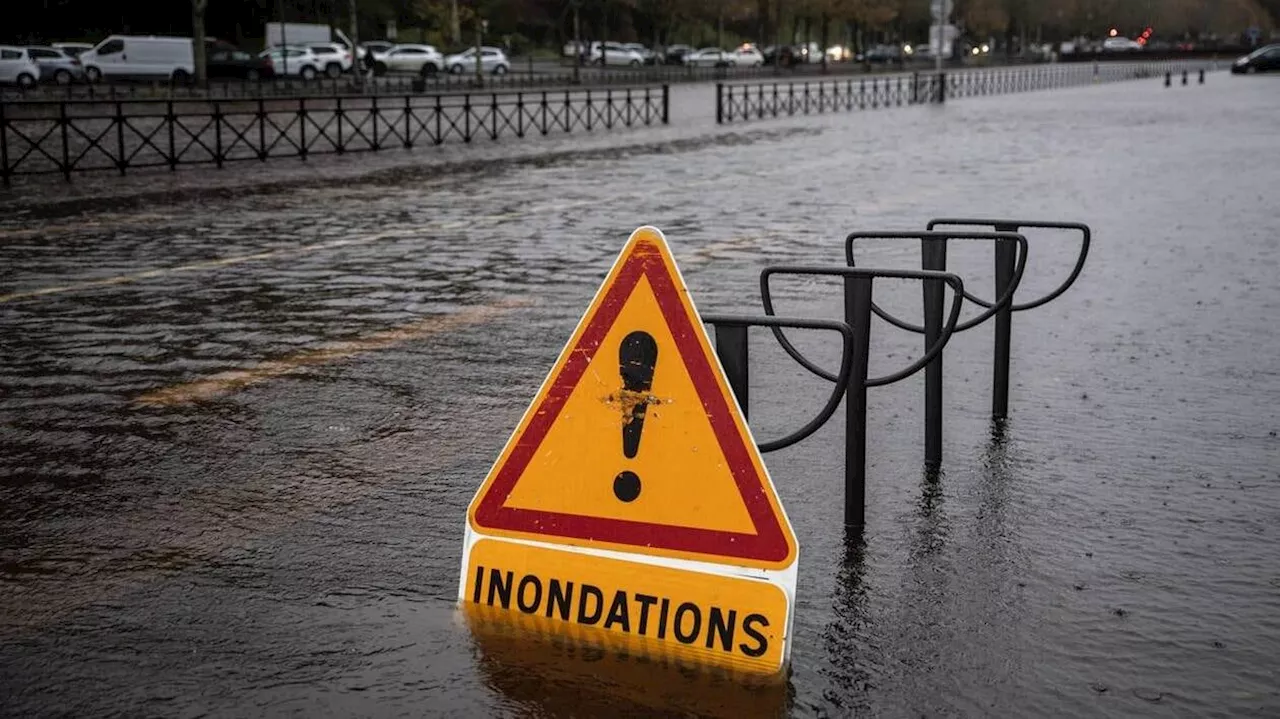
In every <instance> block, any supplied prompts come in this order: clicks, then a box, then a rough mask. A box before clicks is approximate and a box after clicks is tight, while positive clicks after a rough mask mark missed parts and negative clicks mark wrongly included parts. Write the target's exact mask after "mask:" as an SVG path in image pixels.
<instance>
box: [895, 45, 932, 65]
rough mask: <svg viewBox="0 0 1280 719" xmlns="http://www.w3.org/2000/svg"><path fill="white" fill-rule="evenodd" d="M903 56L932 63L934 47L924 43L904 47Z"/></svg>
mask: <svg viewBox="0 0 1280 719" xmlns="http://www.w3.org/2000/svg"><path fill="white" fill-rule="evenodd" d="M902 54H903V55H905V56H907V57H909V58H911V59H912V60H919V61H926V60H927V61H932V60H933V59H934V57H933V45H931V44H929V43H927V42H922V43H920V44H918V45H911V44H907V45H903V46H902Z"/></svg>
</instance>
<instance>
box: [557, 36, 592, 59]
mask: <svg viewBox="0 0 1280 719" xmlns="http://www.w3.org/2000/svg"><path fill="white" fill-rule="evenodd" d="M586 51H587V45H586V43H580V42H575V41H573V40H570V41H569V42H566V43H565V44H564V47H563V48H561V49H560V54H561V55H563V56H565V57H577V56H579V55H581V54H583V53H584V52H586Z"/></svg>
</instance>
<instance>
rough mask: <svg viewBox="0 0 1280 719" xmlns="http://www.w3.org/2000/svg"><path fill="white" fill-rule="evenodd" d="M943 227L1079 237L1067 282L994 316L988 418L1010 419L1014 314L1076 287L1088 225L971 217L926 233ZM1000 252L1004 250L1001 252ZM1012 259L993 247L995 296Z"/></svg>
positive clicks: (941, 222) (935, 223)
mask: <svg viewBox="0 0 1280 719" xmlns="http://www.w3.org/2000/svg"><path fill="white" fill-rule="evenodd" d="M940 225H946V226H949V227H990V228H992V229H994V230H996V231H997V232H1021V231H1022V230H1024V229H1044V230H1070V231H1072V232H1079V233H1080V254H1079V255H1078V256H1077V257H1076V264H1075V266H1074V267H1073V268H1071V274H1070V275H1069V276H1068V277H1067V279H1066V280H1065V281H1064V282H1063V283H1062V284H1061V285H1059V286H1058V287H1057V289H1055V290H1053V291H1052V292H1050V293H1048V294H1046V295H1044V296H1042V297H1040V298H1038V299H1035V300H1033V301H1031V302H1024V303H1022V304H1018V303H1016V302H1011V303H1010V304H1009V306H1008V307H1006V308H1003V309H1001V310H999V311H998V312H996V314H995V317H996V336H995V353H994V354H995V361H994V369H993V378H992V379H993V382H992V389H991V417H992V419H997V420H1001V419H1004V418H1005V417H1008V416H1009V348H1010V335H1011V333H1012V329H1013V313H1014V312H1024V311H1026V310H1032V309H1035V308H1037V307H1040V306H1041V305H1045V304H1048V303H1049V302H1052V301H1053V300H1055V299H1057V298H1058V297H1060V296H1061V295H1062V293H1064V292H1066V291H1067V290H1068V289H1070V288H1071V285H1073V284H1075V281H1076V279H1077V278H1079V277H1080V273H1081V272H1082V271H1083V270H1084V261H1085V258H1087V257H1088V256H1089V242H1090V240H1091V239H1092V238H1093V232H1092V231H1091V230H1090V229H1089V226H1088V225H1085V224H1082V223H1079V222H1045V221H1041V220H1007V219H991V218H970V217H944V218H936V219H933V220H930V221H929V224H928V226H927V227H928V229H929V230H933V229H934V228H936V227H938V226H940ZM1002 248H1003V249H1002ZM1011 262H1012V260H1011V258H1010V257H1009V254H1008V243H1007V242H997V243H996V293H997V294H999V293H1000V283H1001V281H1002V279H1006V281H1007V278H1008V276H1009V272H1010V269H1011V268H1010V266H1011ZM969 299H970V300H972V301H974V302H976V303H977V304H978V305H980V306H982V307H987V308H990V307H991V305H990V304H987V303H985V302H983V301H981V300H978V299H977V298H973V297H970V298H969Z"/></svg>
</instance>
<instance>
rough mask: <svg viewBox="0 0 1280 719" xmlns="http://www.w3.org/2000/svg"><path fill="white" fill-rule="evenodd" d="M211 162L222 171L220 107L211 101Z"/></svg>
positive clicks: (215, 101) (216, 102)
mask: <svg viewBox="0 0 1280 719" xmlns="http://www.w3.org/2000/svg"><path fill="white" fill-rule="evenodd" d="M213 161H214V163H215V164H216V165H217V166H218V169H219V170H221V169H222V106H221V105H219V104H218V101H217V100H214V101H213Z"/></svg>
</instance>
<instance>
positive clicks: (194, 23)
mask: <svg viewBox="0 0 1280 719" xmlns="http://www.w3.org/2000/svg"><path fill="white" fill-rule="evenodd" d="M208 4H209V0H191V60H192V64H193V65H195V67H194V68H193V69H194V70H195V74H196V85H197V86H199V87H204V86H205V83H207V82H208V81H209V76H208V67H207V65H206V63H205V46H204V9H205V7H206V6H207V5H208Z"/></svg>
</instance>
